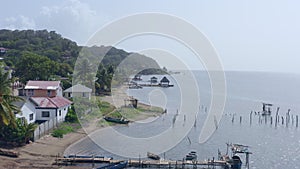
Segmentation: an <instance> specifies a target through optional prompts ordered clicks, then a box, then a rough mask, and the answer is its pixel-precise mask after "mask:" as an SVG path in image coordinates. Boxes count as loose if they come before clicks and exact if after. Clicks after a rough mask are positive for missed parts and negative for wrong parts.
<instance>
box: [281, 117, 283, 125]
mask: <svg viewBox="0 0 300 169" xmlns="http://www.w3.org/2000/svg"><path fill="white" fill-rule="evenodd" d="M281 124H282V125H284V118H283V116H281Z"/></svg>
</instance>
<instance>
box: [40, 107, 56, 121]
mask: <svg viewBox="0 0 300 169" xmlns="http://www.w3.org/2000/svg"><path fill="white" fill-rule="evenodd" d="M43 111H49V113H50V116H49V117H42V112H43ZM55 113H56V109H36V120H50V119H53V118H55V117H56V116H55Z"/></svg>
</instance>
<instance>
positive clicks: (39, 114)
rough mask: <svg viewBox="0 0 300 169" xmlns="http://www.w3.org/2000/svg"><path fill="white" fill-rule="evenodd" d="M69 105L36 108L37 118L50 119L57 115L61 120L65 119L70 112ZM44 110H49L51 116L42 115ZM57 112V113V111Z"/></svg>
mask: <svg viewBox="0 0 300 169" xmlns="http://www.w3.org/2000/svg"><path fill="white" fill-rule="evenodd" d="M68 109H69V106H66V107H61V108H58V109H37V110H36V120H50V119H53V118H56V117H57V120H58V121H59V122H61V121H64V120H65V117H66V115H67V113H68ZM43 111H49V113H50V116H49V117H42V112H43ZM56 112H57V113H56Z"/></svg>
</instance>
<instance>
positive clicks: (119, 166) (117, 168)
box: [97, 161, 128, 169]
mask: <svg viewBox="0 0 300 169" xmlns="http://www.w3.org/2000/svg"><path fill="white" fill-rule="evenodd" d="M127 164H128V161H120V162H117V163H112V164H109V165H107V166H103V167H99V168H97V169H123V168H126V166H127Z"/></svg>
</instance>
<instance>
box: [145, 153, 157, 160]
mask: <svg viewBox="0 0 300 169" xmlns="http://www.w3.org/2000/svg"><path fill="white" fill-rule="evenodd" d="M147 157H148V158H151V159H153V160H160V157H159V156H158V155H156V154H154V153H150V152H147Z"/></svg>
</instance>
